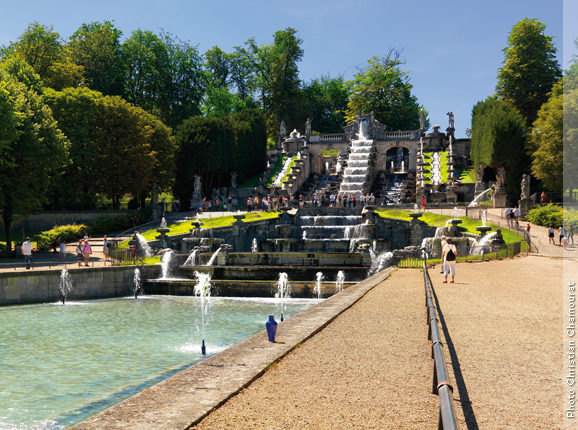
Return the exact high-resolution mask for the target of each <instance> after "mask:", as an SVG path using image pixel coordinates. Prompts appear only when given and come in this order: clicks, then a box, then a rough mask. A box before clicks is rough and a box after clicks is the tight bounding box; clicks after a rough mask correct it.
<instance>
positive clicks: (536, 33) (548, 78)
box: [496, 18, 561, 126]
mask: <svg viewBox="0 0 578 430" xmlns="http://www.w3.org/2000/svg"><path fill="white" fill-rule="evenodd" d="M545 30H546V25H545V24H543V23H541V22H540V21H538V20H537V19H530V18H524V19H523V20H521V21H520V22H518V23H516V25H514V27H513V28H512V31H511V32H510V35H509V36H508V46H507V47H505V48H504V49H503V52H504V62H503V66H502V67H501V68H500V69H499V72H498V83H497V86H496V93H497V94H498V97H499V98H501V99H502V100H505V101H507V102H509V103H512V104H513V105H514V106H516V108H517V109H518V110H519V111H520V113H521V114H522V115H523V116H524V118H525V120H526V125H527V126H531V124H532V123H533V122H534V121H535V120H536V117H537V113H538V110H539V109H540V106H541V105H542V104H543V103H544V102H545V101H546V100H547V98H548V93H549V92H550V91H551V90H552V86H553V85H554V83H555V82H556V81H557V80H558V79H559V78H560V76H561V71H560V66H559V65H558V62H557V61H556V48H555V47H554V44H553V39H552V37H551V36H547V35H546V34H545Z"/></svg>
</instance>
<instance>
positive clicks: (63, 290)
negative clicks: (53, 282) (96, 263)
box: [58, 269, 72, 304]
mask: <svg viewBox="0 0 578 430" xmlns="http://www.w3.org/2000/svg"><path fill="white" fill-rule="evenodd" d="M58 288H60V294H61V295H62V304H65V303H66V296H67V294H68V293H69V292H70V291H71V290H72V280H71V279H70V275H69V274H68V270H67V269H62V272H61V273H60V283H59V284H58Z"/></svg>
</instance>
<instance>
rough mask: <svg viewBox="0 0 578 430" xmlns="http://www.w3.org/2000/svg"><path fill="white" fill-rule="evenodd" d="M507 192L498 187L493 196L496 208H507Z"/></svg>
mask: <svg viewBox="0 0 578 430" xmlns="http://www.w3.org/2000/svg"><path fill="white" fill-rule="evenodd" d="M506 200H507V194H506V192H505V191H503V190H500V189H496V191H494V194H493V196H492V201H493V202H494V208H505V207H506Z"/></svg>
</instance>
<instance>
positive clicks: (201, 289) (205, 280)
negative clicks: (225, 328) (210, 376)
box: [195, 270, 211, 355]
mask: <svg viewBox="0 0 578 430" xmlns="http://www.w3.org/2000/svg"><path fill="white" fill-rule="evenodd" d="M195 279H196V280H197V283H196V284H195V296H197V297H200V299H201V338H202V342H201V353H202V354H203V355H206V354H207V348H206V346H205V315H208V314H209V311H210V309H211V275H210V274H208V273H199V272H197V271H196V270H195Z"/></svg>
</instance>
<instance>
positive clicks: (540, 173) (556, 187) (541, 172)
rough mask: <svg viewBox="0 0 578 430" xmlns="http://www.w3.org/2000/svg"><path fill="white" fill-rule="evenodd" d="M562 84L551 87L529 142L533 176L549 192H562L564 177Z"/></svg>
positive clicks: (560, 82)
mask: <svg viewBox="0 0 578 430" xmlns="http://www.w3.org/2000/svg"><path fill="white" fill-rule="evenodd" d="M562 87H563V85H562V80H560V81H559V82H558V83H557V84H555V85H554V88H553V89H552V93H551V94H550V97H549V99H548V101H546V103H544V104H543V105H542V107H541V108H540V110H539V111H538V118H537V119H536V121H534V124H533V126H532V132H531V134H530V141H531V142H532V145H533V147H534V148H535V151H534V153H533V161H532V173H533V174H534V176H535V177H536V178H538V179H540V180H541V181H542V182H543V183H544V185H545V186H546V187H547V188H548V189H549V190H550V191H558V192H559V191H562V177H563V174H562V173H563V157H562V153H563V144H562V142H563V124H564V113H563V91H562Z"/></svg>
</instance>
